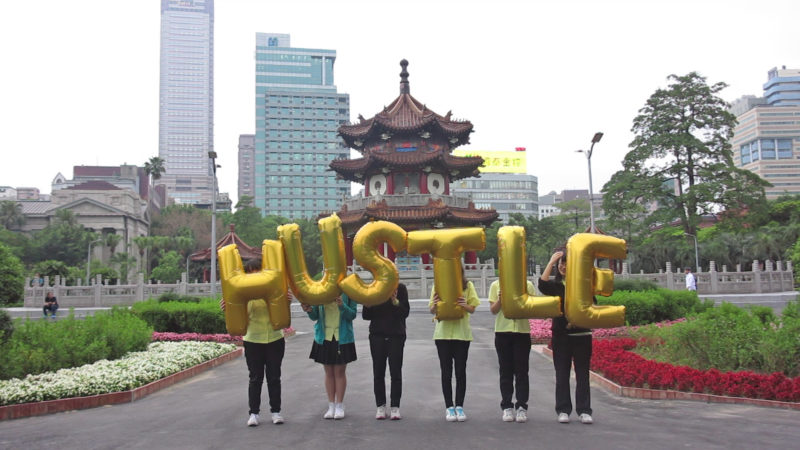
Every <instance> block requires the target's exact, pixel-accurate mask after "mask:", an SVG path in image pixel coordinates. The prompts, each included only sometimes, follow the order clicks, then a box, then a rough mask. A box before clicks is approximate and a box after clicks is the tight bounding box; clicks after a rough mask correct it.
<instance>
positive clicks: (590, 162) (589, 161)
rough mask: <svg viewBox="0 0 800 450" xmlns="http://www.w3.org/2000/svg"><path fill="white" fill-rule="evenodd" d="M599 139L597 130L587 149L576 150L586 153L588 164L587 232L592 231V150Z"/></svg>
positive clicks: (601, 136)
mask: <svg viewBox="0 0 800 450" xmlns="http://www.w3.org/2000/svg"><path fill="white" fill-rule="evenodd" d="M600 139H603V133H602V132H600V131H598V132H597V133H595V134H594V136H593V137H592V145H591V146H590V147H589V150H588V151H587V150H578V152H579V153H584V154H586V162H587V164H588V165H589V232H590V233H594V232H595V228H594V193H593V192H592V151H593V150H594V144H597V143H598V142H600Z"/></svg>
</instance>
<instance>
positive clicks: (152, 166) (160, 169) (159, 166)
mask: <svg viewBox="0 0 800 450" xmlns="http://www.w3.org/2000/svg"><path fill="white" fill-rule="evenodd" d="M144 171H145V173H146V174H148V175H150V176H151V177H153V180H158V179H160V178H161V174H163V173H164V172H166V171H167V169H166V168H165V167H164V159H163V158H159V157H158V156H153V157H152V158H150V159H149V160H147V162H145V163H144Z"/></svg>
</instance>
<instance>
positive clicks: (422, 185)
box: [419, 172, 430, 194]
mask: <svg viewBox="0 0 800 450" xmlns="http://www.w3.org/2000/svg"><path fill="white" fill-rule="evenodd" d="M419 192H420V193H421V194H430V192H428V174H427V173H425V172H420V174H419Z"/></svg>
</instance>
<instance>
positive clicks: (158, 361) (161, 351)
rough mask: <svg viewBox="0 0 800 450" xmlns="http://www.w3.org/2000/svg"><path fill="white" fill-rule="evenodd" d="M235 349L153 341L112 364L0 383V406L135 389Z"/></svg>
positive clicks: (107, 362)
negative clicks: (141, 350) (144, 347)
mask: <svg viewBox="0 0 800 450" xmlns="http://www.w3.org/2000/svg"><path fill="white" fill-rule="evenodd" d="M235 349H236V346H235V345H232V344H220V343H216V342H194V341H182V342H153V343H151V344H150V345H149V346H148V349H147V351H144V352H133V353H129V354H127V355H125V356H124V357H122V358H120V359H116V360H113V361H108V360H105V359H103V360H100V361H97V362H95V363H93V364H86V365H84V366H81V367H74V368H70V369H61V370H59V371H57V372H46V373H41V374H38V375H28V376H26V377H25V378H23V379H19V378H12V379H10V380H0V406H5V405H14V404H17V403H28V402H40V401H44V400H56V399H60V398H70V397H85V396H89V395H97V394H106V393H109V392H121V391H128V390H131V389H136V388H138V387H140V386H144V385H145V384H147V383H151V382H153V381H156V380H159V379H161V378H164V377H166V376H169V375H172V374H174V373H177V372H180V371H181V370H184V369H188V368H189V367H192V366H195V365H197V364H200V363H203V362H205V361H208V360H211V359H214V358H216V357H219V356H222V355H224V354H225V353H228V352H231V351H233V350H235Z"/></svg>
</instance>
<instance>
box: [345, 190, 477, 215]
mask: <svg viewBox="0 0 800 450" xmlns="http://www.w3.org/2000/svg"><path fill="white" fill-rule="evenodd" d="M430 199H434V200H439V199H441V200H442V201H444V204H445V205H447V206H452V207H456V208H468V207H469V202H470V199H469V197H467V196H463V195H436V194H403V195H375V196H370V197H359V198H353V199H350V200H345V202H344V204H345V205H346V206H347V209H348V210H350V211H352V210H361V209H366V207H367V206H369V205H370V204H372V203H377V202H380V201H382V200H385V201H386V204H387V205H388V206H394V207H409V206H425V205H427V204H428V200H430Z"/></svg>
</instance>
